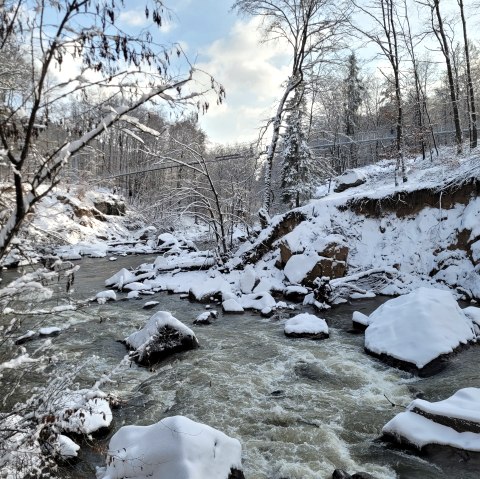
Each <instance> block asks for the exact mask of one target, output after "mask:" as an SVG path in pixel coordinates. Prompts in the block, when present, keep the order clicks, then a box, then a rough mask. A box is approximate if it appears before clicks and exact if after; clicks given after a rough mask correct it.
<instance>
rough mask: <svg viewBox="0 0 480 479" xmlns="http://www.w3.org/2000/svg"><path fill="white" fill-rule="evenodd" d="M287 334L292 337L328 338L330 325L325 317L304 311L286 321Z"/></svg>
mask: <svg viewBox="0 0 480 479" xmlns="http://www.w3.org/2000/svg"><path fill="white" fill-rule="evenodd" d="M284 331H285V335H286V336H289V337H291V338H309V339H326V338H328V337H329V333H328V326H327V323H326V322H325V320H324V319H322V318H319V317H317V316H315V315H313V314H309V313H302V314H297V315H296V316H294V317H293V318H290V319H289V320H288V321H287V322H286V323H285V329H284Z"/></svg>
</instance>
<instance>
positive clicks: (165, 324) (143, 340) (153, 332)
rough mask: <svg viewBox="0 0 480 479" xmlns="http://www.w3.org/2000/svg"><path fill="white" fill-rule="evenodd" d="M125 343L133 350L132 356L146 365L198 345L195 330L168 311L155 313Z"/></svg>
mask: <svg viewBox="0 0 480 479" xmlns="http://www.w3.org/2000/svg"><path fill="white" fill-rule="evenodd" d="M124 343H125V344H126V346H127V347H128V348H129V349H131V350H132V352H131V353H130V357H131V358H132V359H134V360H135V361H136V362H138V363H139V364H143V365H145V366H149V365H151V364H154V363H156V362H158V361H160V360H162V359H163V358H165V357H166V356H169V355H170V354H173V353H176V352H180V351H186V350H189V349H195V348H197V347H198V340H197V338H196V336H195V334H194V333H193V331H192V330H191V329H190V328H188V327H187V326H185V325H184V324H183V323H181V322H180V321H179V320H178V319H176V318H174V317H173V316H172V315H171V314H170V313H169V312H167V311H159V312H158V313H155V314H154V315H153V316H152V317H151V318H150V319H149V320H148V321H147V324H146V325H145V326H144V327H143V328H142V329H140V331H137V332H136V333H133V334H131V335H130V336H128V337H127V338H125V339H124Z"/></svg>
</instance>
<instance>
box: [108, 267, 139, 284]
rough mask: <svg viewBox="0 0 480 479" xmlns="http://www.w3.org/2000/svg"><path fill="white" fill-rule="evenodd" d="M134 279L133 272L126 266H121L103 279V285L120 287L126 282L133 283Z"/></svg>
mask: <svg viewBox="0 0 480 479" xmlns="http://www.w3.org/2000/svg"><path fill="white" fill-rule="evenodd" d="M135 280H136V276H135V274H133V273H132V272H131V271H129V270H128V269H126V268H122V269H121V270H120V271H119V272H118V273H115V274H114V275H113V276H111V277H110V278H108V279H106V280H105V286H111V287H112V288H117V289H122V288H123V287H124V286H125V285H126V284H128V283H133V282H134V281H135Z"/></svg>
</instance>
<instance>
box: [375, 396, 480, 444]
mask: <svg viewBox="0 0 480 479" xmlns="http://www.w3.org/2000/svg"><path fill="white" fill-rule="evenodd" d="M383 434H384V437H385V438H386V439H388V440H392V441H394V442H397V443H400V444H407V445H409V446H413V447H415V448H417V449H422V448H423V447H425V446H427V445H429V444H437V445H444V446H450V447H454V448H458V449H464V450H467V451H476V452H480V388H464V389H460V390H459V391H457V392H456V393H455V394H453V396H451V397H449V398H447V399H445V400H443V401H438V402H429V401H425V400H423V399H415V400H414V401H412V402H411V403H410V405H409V406H408V407H407V410H406V411H405V412H402V413H400V414H397V415H396V416H395V417H394V418H393V419H392V420H391V421H389V422H388V423H387V424H386V425H385V426H384V427H383Z"/></svg>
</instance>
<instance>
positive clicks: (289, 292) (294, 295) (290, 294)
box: [283, 286, 308, 303]
mask: <svg viewBox="0 0 480 479" xmlns="http://www.w3.org/2000/svg"><path fill="white" fill-rule="evenodd" d="M307 294H308V289H307V288H304V287H303V286H287V287H286V288H285V289H284V290H283V296H285V299H287V300H288V301H294V302H295V303H301V302H303V300H304V299H305V296H306V295H307Z"/></svg>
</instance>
